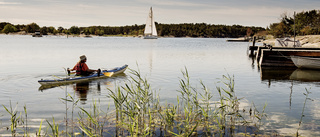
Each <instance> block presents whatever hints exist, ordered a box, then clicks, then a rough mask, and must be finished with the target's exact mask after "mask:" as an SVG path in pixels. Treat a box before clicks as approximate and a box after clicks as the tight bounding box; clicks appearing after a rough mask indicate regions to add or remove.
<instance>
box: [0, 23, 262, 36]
mask: <svg viewBox="0 0 320 137" xmlns="http://www.w3.org/2000/svg"><path fill="white" fill-rule="evenodd" d="M7 24H10V23H6V22H2V23H0V30H2V29H3V28H4V26H5V25H7ZM15 27H16V31H19V30H20V31H21V30H25V31H26V32H27V33H34V32H35V31H40V32H41V34H43V35H47V34H48V33H51V34H57V33H64V34H75V35H79V34H85V35H97V36H104V35H105V36H108V35H109V36H114V35H130V36H139V35H143V32H144V27H145V25H137V24H135V25H131V26H120V27H111V26H89V27H78V26H72V27H70V28H69V29H66V28H63V27H61V26H60V27H58V29H57V30H56V29H55V28H54V27H46V26H43V27H41V28H40V27H39V26H38V25H37V24H36V23H31V24H28V25H26V26H25V25H16V26H15ZM156 28H157V32H158V35H159V36H163V37H168V36H169V37H210V38H224V37H243V36H253V35H254V34H256V33H258V32H260V31H264V30H265V29H264V28H261V27H253V26H252V27H245V26H240V25H232V26H227V25H213V24H212V25H210V24H206V23H195V24H194V23H184V24H161V23H156Z"/></svg>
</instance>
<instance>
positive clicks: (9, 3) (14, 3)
mask: <svg viewBox="0 0 320 137" xmlns="http://www.w3.org/2000/svg"><path fill="white" fill-rule="evenodd" d="M18 4H22V3H19V2H2V1H0V5H18Z"/></svg>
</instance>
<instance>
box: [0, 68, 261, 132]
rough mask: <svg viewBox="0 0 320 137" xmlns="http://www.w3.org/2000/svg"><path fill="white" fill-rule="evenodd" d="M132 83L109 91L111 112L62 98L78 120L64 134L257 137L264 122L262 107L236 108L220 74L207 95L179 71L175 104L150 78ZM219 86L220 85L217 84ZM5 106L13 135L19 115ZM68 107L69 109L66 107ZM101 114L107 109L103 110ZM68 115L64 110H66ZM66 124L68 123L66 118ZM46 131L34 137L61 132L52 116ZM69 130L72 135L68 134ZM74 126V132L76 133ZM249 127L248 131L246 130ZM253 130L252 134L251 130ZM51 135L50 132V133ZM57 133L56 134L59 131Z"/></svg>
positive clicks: (230, 85)
mask: <svg viewBox="0 0 320 137" xmlns="http://www.w3.org/2000/svg"><path fill="white" fill-rule="evenodd" d="M129 72H130V75H129V76H130V80H129V81H128V82H127V83H125V84H123V85H119V86H115V89H113V90H112V89H108V91H109V93H108V96H107V97H108V98H110V99H112V100H113V103H114V108H115V109H114V110H113V111H110V110H109V108H107V109H105V108H100V105H99V104H100V101H93V103H92V106H91V108H90V109H89V110H88V109H84V108H82V107H79V106H77V103H78V101H79V100H77V99H75V98H74V97H73V96H71V95H70V94H68V95H66V98H65V99H62V100H64V101H65V102H66V103H67V102H72V110H71V111H72V116H73V111H74V109H76V108H78V109H79V110H80V111H79V113H78V117H77V121H76V122H73V119H74V118H73V117H72V118H71V120H72V121H71V122H72V124H71V125H70V124H69V125H66V130H65V132H66V135H65V136H78V135H80V136H106V135H112V136H238V135H245V136H251V135H260V134H263V132H261V131H260V126H261V125H263V123H262V119H263V118H264V117H266V114H265V112H264V111H265V108H266V106H267V104H265V106H264V108H263V110H262V111H259V110H258V109H256V107H255V105H254V103H252V106H251V107H250V108H249V110H248V109H245V108H240V107H239V105H240V101H241V98H240V99H239V98H238V97H237V96H236V91H235V87H234V86H235V84H234V77H233V76H230V75H223V76H222V78H221V80H220V81H219V82H218V83H217V85H216V91H211V90H210V89H209V88H208V87H207V86H206V85H205V84H204V82H202V81H201V80H200V81H199V84H200V86H199V87H197V85H196V86H195V85H193V84H192V83H191V80H190V76H189V72H188V70H187V68H185V69H184V70H183V71H182V76H183V77H182V78H180V79H179V87H180V89H178V90H177V93H178V95H177V101H176V102H175V103H174V104H172V103H170V102H169V103H168V102H167V103H165V104H164V103H161V102H160V100H161V99H160V97H159V95H157V91H156V90H153V89H152V88H151V85H150V84H149V82H148V80H147V79H146V78H143V77H142V76H141V73H140V71H139V70H138V71H135V70H131V69H130V70H129ZM218 84H222V86H220V85H218ZM4 108H5V109H6V110H7V112H8V113H9V114H10V115H11V121H12V124H11V133H12V136H15V135H16V127H17V123H18V122H17V121H18V119H20V115H21V114H20V115H18V112H17V111H16V110H15V109H12V106H11V102H10V108H11V109H7V108H6V107H5V106H4ZM66 109H69V108H67V105H66ZM103 110H106V112H104V111H103ZM66 111H67V110H66ZM25 119H26V120H25V121H26V122H25V125H26V128H25V134H24V135H25V136H28V129H27V126H28V125H27V111H26V106H25ZM67 120H68V119H67ZM46 121H47V124H48V125H49V127H48V128H47V131H45V133H42V132H43V128H42V121H41V125H40V128H39V130H38V131H37V135H38V136H41V135H48V136H54V137H58V136H60V135H62V132H63V130H61V128H59V123H57V122H56V121H55V120H54V118H52V123H51V122H49V121H48V120H46ZM66 122H68V121H66ZM67 126H72V131H71V133H69V132H68V131H67ZM74 128H77V129H75V131H74ZM249 129H250V130H249ZM252 129H253V130H252ZM48 130H49V131H51V133H49V132H48ZM59 130H60V131H59Z"/></svg>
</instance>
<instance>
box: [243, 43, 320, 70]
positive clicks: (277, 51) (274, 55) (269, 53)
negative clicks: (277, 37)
mask: <svg viewBox="0 0 320 137" xmlns="http://www.w3.org/2000/svg"><path fill="white" fill-rule="evenodd" d="M249 50H250V52H251V55H255V56H256V61H257V62H258V64H259V66H268V67H295V65H294V64H293V62H292V61H291V58H290V56H292V55H293V56H306V57H320V48H303V47H296V48H294V47H272V46H269V45H264V46H250V47H249Z"/></svg>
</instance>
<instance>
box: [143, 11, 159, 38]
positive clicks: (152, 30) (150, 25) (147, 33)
mask: <svg viewBox="0 0 320 137" xmlns="http://www.w3.org/2000/svg"><path fill="white" fill-rule="evenodd" d="M157 38H158V34H157V29H156V24H155V23H154V19H153V12H152V7H150V12H149V15H148V18H147V23H146V27H145V28H144V39H157Z"/></svg>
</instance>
